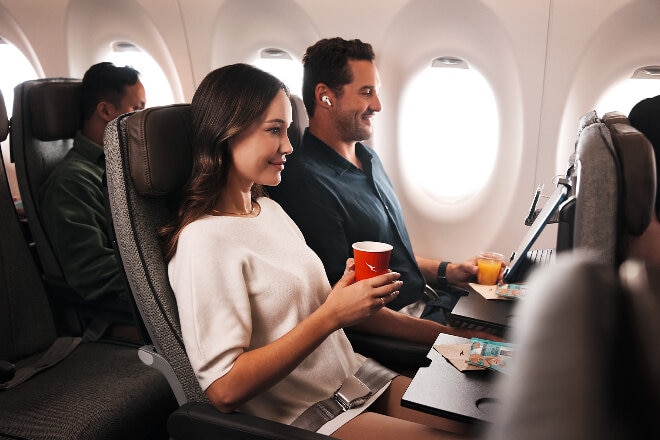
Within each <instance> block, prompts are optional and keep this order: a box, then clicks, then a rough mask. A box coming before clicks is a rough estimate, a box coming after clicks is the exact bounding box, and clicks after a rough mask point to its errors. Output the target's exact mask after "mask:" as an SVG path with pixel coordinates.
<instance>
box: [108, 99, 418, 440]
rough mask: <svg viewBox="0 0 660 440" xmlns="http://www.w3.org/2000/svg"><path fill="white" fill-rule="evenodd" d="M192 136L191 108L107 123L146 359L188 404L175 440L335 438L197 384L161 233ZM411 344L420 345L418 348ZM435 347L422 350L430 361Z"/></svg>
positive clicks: (116, 217) (401, 355) (118, 226)
mask: <svg viewBox="0 0 660 440" xmlns="http://www.w3.org/2000/svg"><path fill="white" fill-rule="evenodd" d="M191 136H192V133H191V122H190V112H189V106H188V105H187V104H178V105H171V106H166V107H155V108H149V109H146V110H143V111H141V112H138V113H134V114H132V115H123V116H121V117H119V118H118V119H117V120H115V121H113V122H112V123H110V124H109V125H108V127H107V128H106V133H105V141H104V144H105V149H106V170H107V183H108V195H109V199H110V207H111V211H112V220H113V226H114V229H115V234H116V240H117V247H118V249H119V253H120V255H121V260H122V265H123V266H124V270H125V272H126V275H127V279H128V281H129V285H130V288H131V292H132V294H133V296H134V298H135V302H136V304H137V308H138V309H139V312H140V315H141V316H142V318H143V320H144V325H145V327H146V329H147V331H148V332H149V335H150V339H151V340H152V341H153V346H146V347H143V349H141V358H142V359H143V361H144V362H145V363H147V364H149V365H152V366H154V367H155V368H157V369H159V370H160V371H162V372H163V374H164V375H165V376H166V377H167V378H168V381H169V382H170V385H171V387H172V389H173V390H174V393H175V395H176V396H177V400H178V402H179V405H181V407H180V408H179V410H178V411H176V412H175V413H174V414H173V415H172V416H171V417H170V422H169V424H168V428H169V432H170V435H171V436H172V437H173V438H175V439H201V438H218V437H217V436H218V435H227V436H228V437H229V438H245V439H248V438H249V439H257V438H264V439H265V438H268V439H274V438H307V439H321V438H328V437H326V436H322V435H319V434H316V433H313V432H309V431H305V430H301V429H298V428H294V427H291V426H288V425H284V424H280V423H275V422H272V421H268V420H264V419H260V418H256V417H253V416H249V415H246V414H240V413H232V414H223V413H220V412H219V411H217V410H216V409H215V408H214V407H213V406H212V405H211V404H210V403H209V401H208V399H207V398H206V396H205V394H204V393H203V391H202V390H201V388H200V386H199V383H198V382H197V379H196V377H195V374H194V372H193V370H192V367H191V365H190V362H189V360H188V357H187V355H186V352H185V348H184V345H183V340H182V337H181V328H180V324H179V318H178V313H177V306H176V300H175V297H174V293H173V292H172V289H171V287H170V284H169V280H168V276H167V265H166V263H165V260H164V258H163V256H162V253H161V248H160V242H159V239H158V236H157V234H156V231H157V229H158V228H159V227H160V226H162V225H164V224H165V223H167V222H168V221H169V220H170V219H171V218H172V217H173V215H174V213H175V212H176V209H177V207H178V206H177V195H178V191H179V190H180V189H181V187H182V186H183V185H184V184H185V182H186V181H187V179H188V176H189V174H190V169H191V166H192V156H191V155H192V153H191V149H190V139H191ZM399 342H400V341H399ZM386 343H387V344H389V345H388V346H387V353H386V355H388V356H389V357H390V358H395V359H396V360H397V361H398V362H401V363H405V361H406V360H408V361H410V359H406V358H407V357H408V355H407V354H406V352H405V351H403V352H402V351H398V352H397V351H396V345H397V344H396V343H395V341H386ZM401 345H402V346H405V345H406V344H401ZM412 346H413V347H414V349H415V350H417V349H418V348H419V347H418V346H417V344H412ZM429 348H430V347H424V349H423V356H424V360H426V357H425V355H426V353H427V352H428V350H429ZM411 357H412V356H411ZM412 360H413V361H415V360H418V359H412Z"/></svg>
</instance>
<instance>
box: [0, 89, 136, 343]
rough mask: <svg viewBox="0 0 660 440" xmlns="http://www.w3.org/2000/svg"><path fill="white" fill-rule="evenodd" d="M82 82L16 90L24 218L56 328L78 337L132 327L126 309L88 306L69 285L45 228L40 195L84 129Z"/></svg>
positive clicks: (14, 142) (103, 303)
mask: <svg viewBox="0 0 660 440" xmlns="http://www.w3.org/2000/svg"><path fill="white" fill-rule="evenodd" d="M80 91H81V80H79V79H73V78H43V79H36V80H30V81H26V82H23V83H21V84H19V85H17V86H16V88H15V91H14V111H13V116H12V136H11V139H10V145H11V152H12V160H13V161H14V162H15V164H16V179H17V181H18V186H19V189H20V193H21V198H22V202H23V207H24V209H25V216H26V218H27V224H28V227H29V231H30V234H31V238H32V240H33V242H34V246H35V249H36V253H37V256H38V262H39V267H40V268H41V271H42V276H43V279H44V282H45V284H46V288H47V292H48V293H49V296H50V298H51V300H52V301H53V304H54V305H55V308H56V317H57V324H58V326H61V327H62V328H63V329H65V330H66V331H69V332H72V333H76V332H80V331H82V330H84V328H85V327H86V326H87V325H88V323H89V322H90V321H91V320H93V319H95V318H97V320H102V321H111V322H121V323H129V324H130V323H133V322H134V318H133V316H132V315H131V314H130V312H129V311H127V310H126V308H125V307H121V306H120V305H116V304H114V303H112V302H111V301H108V300H105V299H100V300H96V301H86V300H84V299H83V298H82V297H81V296H80V295H78V294H77V293H76V292H75V291H74V290H73V289H72V288H71V287H70V286H69V285H68V284H67V283H66V280H65V277H64V274H63V271H62V268H61V266H60V263H59V261H58V259H57V256H56V254H55V252H54V251H53V248H52V246H51V242H50V240H49V238H48V235H47V234H46V232H45V229H44V222H45V221H47V219H43V218H42V217H41V215H40V213H39V208H38V194H39V189H40V187H41V185H42V184H43V183H44V181H45V180H46V178H47V177H48V175H49V174H50V173H51V171H52V170H53V169H54V168H55V167H56V166H57V164H59V163H60V161H62V159H63V158H64V157H65V156H66V154H67V153H68V152H69V150H70V149H71V147H72V146H73V138H74V137H75V134H76V132H77V131H78V130H79V129H80V128H81V127H82V115H81V112H80Z"/></svg>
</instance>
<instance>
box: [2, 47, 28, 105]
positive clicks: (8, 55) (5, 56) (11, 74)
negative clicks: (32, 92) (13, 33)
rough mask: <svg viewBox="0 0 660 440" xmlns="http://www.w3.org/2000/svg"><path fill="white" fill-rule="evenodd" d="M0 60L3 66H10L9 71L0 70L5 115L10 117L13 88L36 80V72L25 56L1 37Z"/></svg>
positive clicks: (12, 103)
mask: <svg viewBox="0 0 660 440" xmlns="http://www.w3.org/2000/svg"><path fill="white" fill-rule="evenodd" d="M0 60H2V65H3V66H11V69H0V90H2V96H3V98H4V99H5V105H6V106H7V115H8V116H10V117H11V112H12V110H13V107H14V87H16V85H18V84H20V83H22V82H23V81H27V80H30V79H36V78H37V72H36V71H35V70H34V67H32V64H30V61H28V59H27V58H26V57H25V55H23V53H22V52H21V51H20V50H18V48H17V47H16V46H14V45H13V44H11V43H9V42H8V41H7V40H5V39H3V38H2V37H0Z"/></svg>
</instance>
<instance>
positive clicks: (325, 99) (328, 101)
mask: <svg viewBox="0 0 660 440" xmlns="http://www.w3.org/2000/svg"><path fill="white" fill-rule="evenodd" d="M321 101H323V102H325V103H326V104H328V105H329V106H332V103H331V102H330V98H328V97H327V96H324V97H323V98H321Z"/></svg>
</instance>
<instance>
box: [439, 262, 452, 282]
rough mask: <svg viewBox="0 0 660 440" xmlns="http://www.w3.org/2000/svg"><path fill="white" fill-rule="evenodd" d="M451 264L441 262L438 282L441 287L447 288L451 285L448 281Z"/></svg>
mask: <svg viewBox="0 0 660 440" xmlns="http://www.w3.org/2000/svg"><path fill="white" fill-rule="evenodd" d="M450 263H451V262H450V261H441V262H440V265H439V266H438V275H437V282H438V285H440V286H446V285H448V284H449V282H448V281H447V266H448V265H449V264H450Z"/></svg>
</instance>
